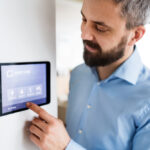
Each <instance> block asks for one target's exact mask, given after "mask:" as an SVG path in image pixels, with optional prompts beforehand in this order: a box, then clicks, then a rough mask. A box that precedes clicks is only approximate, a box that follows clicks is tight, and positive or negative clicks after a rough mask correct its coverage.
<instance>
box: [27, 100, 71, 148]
mask: <svg viewBox="0 0 150 150" xmlns="http://www.w3.org/2000/svg"><path fill="white" fill-rule="evenodd" d="M26 105H27V107H28V108H29V109H31V110H32V111H34V112H35V113H37V114H38V115H39V118H35V119H33V120H32V124H31V126H30V128H29V130H30V132H31V134H30V139H31V141H32V142H33V143H35V144H36V145H37V146H38V147H39V148H40V149H41V150H64V149H65V148H66V147H67V145H68V144H69V142H70V137H69V135H68V133H67V131H66V129H65V126H64V124H63V122H62V121H61V120H59V119H57V118H55V117H53V116H51V115H50V114H48V113H47V112H46V111H45V110H44V109H42V108H40V107H39V106H38V105H36V104H33V103H30V102H29V103H27V104H26Z"/></svg>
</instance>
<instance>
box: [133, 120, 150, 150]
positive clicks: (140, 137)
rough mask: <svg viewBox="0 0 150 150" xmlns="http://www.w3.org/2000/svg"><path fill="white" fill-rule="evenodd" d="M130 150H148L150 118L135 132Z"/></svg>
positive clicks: (149, 143)
mask: <svg viewBox="0 0 150 150" xmlns="http://www.w3.org/2000/svg"><path fill="white" fill-rule="evenodd" d="M132 150H150V120H149V121H148V122H147V123H146V124H145V125H144V126H143V127H141V128H140V129H138V131H137V132H136V134H135V136H134V139H133V149H132Z"/></svg>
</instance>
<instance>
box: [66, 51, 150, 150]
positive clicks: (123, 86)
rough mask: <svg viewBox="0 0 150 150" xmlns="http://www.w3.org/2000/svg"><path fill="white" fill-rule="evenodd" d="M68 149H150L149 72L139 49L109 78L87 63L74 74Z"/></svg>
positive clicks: (68, 128)
mask: <svg viewBox="0 0 150 150" xmlns="http://www.w3.org/2000/svg"><path fill="white" fill-rule="evenodd" d="M68 103H69V104H68V110H67V120H66V121H67V123H66V124H67V131H68V133H69V135H70V137H71V139H72V140H71V141H70V143H69V145H68V146H67V148H66V150H85V149H87V150H150V71H149V70H148V69H147V68H146V67H145V66H144V65H143V63H142V62H141V59H140V57H139V54H138V51H137V50H136V49H135V50H134V52H133V54H132V55H131V56H130V57H129V58H128V59H127V60H126V61H125V62H124V63H123V64H122V65H121V66H120V67H119V68H118V69H117V70H116V71H115V72H114V73H113V74H112V75H111V76H109V77H108V78H107V79H105V80H102V81H100V80H99V77H98V74H97V72H96V69H95V68H90V67H88V66H86V65H85V64H82V65H80V66H78V67H76V68H75V69H74V70H73V71H72V73H71V80H70V94H69V102H68Z"/></svg>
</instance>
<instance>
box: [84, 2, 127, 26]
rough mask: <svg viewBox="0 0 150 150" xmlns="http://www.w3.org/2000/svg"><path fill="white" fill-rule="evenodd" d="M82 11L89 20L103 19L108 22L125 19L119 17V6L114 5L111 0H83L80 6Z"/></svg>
mask: <svg viewBox="0 0 150 150" xmlns="http://www.w3.org/2000/svg"><path fill="white" fill-rule="evenodd" d="M81 11H82V13H83V14H84V16H85V17H87V19H89V20H93V21H103V22H106V23H108V24H109V23H110V24H109V25H111V24H112V23H113V22H114V20H115V22H119V21H121V20H122V21H125V19H123V18H121V16H120V12H121V6H120V5H116V4H115V3H114V2H113V0H84V1H83V6H82V10H81Z"/></svg>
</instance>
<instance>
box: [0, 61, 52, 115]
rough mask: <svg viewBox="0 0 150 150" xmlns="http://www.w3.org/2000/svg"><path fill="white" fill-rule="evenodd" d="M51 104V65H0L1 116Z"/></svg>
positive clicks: (44, 63)
mask: <svg viewBox="0 0 150 150" xmlns="http://www.w3.org/2000/svg"><path fill="white" fill-rule="evenodd" d="M27 102H33V103H36V104H38V105H43V104H48V103H50V63H49V62H27V63H0V115H1V116H2V115H6V114H10V113H14V112H18V111H21V110H25V109H27V108H26V103H27Z"/></svg>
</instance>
